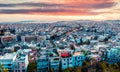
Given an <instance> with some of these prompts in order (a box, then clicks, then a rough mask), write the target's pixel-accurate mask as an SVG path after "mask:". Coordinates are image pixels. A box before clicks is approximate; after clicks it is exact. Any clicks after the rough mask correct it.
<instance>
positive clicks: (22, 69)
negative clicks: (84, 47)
mask: <svg viewBox="0 0 120 72" xmlns="http://www.w3.org/2000/svg"><path fill="white" fill-rule="evenodd" d="M28 64H29V61H28V55H27V54H20V55H18V57H17V59H16V60H15V63H14V72H27V67H28Z"/></svg>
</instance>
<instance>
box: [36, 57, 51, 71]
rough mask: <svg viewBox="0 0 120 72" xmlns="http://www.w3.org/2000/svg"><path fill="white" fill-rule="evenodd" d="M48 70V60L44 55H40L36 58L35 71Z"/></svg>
mask: <svg viewBox="0 0 120 72" xmlns="http://www.w3.org/2000/svg"><path fill="white" fill-rule="evenodd" d="M48 70H49V59H48V58H47V57H46V55H42V56H40V57H38V58H37V71H38V72H48Z"/></svg>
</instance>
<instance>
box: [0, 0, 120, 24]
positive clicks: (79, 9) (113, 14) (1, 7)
mask: <svg viewBox="0 0 120 72" xmlns="http://www.w3.org/2000/svg"><path fill="white" fill-rule="evenodd" d="M119 17H120V1H119V0H99V1H98V0H85V1H83V0H51V1H50V0H44V1H42V0H20V1H19V0H17V1H15V0H0V22H16V21H40V22H53V21H60V20H117V19H119Z"/></svg>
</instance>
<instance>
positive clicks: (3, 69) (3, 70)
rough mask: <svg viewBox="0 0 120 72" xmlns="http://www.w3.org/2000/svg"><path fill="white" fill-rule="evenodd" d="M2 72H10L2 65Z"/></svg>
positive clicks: (0, 67)
mask: <svg viewBox="0 0 120 72" xmlns="http://www.w3.org/2000/svg"><path fill="white" fill-rule="evenodd" d="M0 71H1V72H9V71H8V69H6V68H4V66H3V65H2V64H0Z"/></svg>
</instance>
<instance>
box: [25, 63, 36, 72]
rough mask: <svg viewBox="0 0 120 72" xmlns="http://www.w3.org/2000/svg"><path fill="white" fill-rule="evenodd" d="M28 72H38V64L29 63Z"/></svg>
mask: <svg viewBox="0 0 120 72" xmlns="http://www.w3.org/2000/svg"><path fill="white" fill-rule="evenodd" d="M27 72H37V63H36V61H34V62H31V63H29V65H28V68H27Z"/></svg>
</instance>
